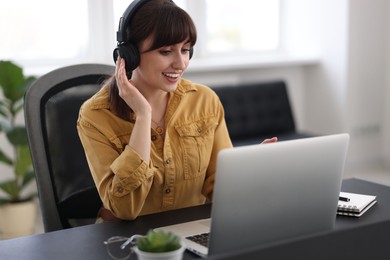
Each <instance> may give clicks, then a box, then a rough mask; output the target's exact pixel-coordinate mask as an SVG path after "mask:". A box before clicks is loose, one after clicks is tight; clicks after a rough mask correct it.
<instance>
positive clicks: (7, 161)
mask: <svg viewBox="0 0 390 260" xmlns="http://www.w3.org/2000/svg"><path fill="white" fill-rule="evenodd" d="M0 161H1V162H3V163H5V164H8V165H12V164H13V161H12V159H11V158H9V157H8V155H6V154H5V153H4V152H3V151H2V150H0Z"/></svg>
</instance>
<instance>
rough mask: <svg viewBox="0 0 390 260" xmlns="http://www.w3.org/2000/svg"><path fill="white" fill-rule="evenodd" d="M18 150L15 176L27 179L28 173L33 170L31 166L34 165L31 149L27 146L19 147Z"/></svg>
mask: <svg viewBox="0 0 390 260" xmlns="http://www.w3.org/2000/svg"><path fill="white" fill-rule="evenodd" d="M16 150H17V158H16V162H15V174H16V176H20V177H22V178H26V176H25V175H27V174H28V172H29V171H30V170H31V165H32V162H31V156H30V149H29V147H28V146H27V145H25V146H18V147H17V149H16ZM27 177H28V176H27ZM23 182H24V180H23Z"/></svg>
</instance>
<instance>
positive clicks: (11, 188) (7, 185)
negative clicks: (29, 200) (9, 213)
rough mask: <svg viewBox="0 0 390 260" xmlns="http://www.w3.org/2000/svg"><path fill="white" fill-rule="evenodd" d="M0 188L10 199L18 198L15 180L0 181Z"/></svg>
mask: <svg viewBox="0 0 390 260" xmlns="http://www.w3.org/2000/svg"><path fill="white" fill-rule="evenodd" d="M0 189H1V190H3V191H4V192H5V193H7V194H8V196H9V197H10V201H14V200H18V199H19V189H18V184H17V181H16V180H9V181H5V182H3V183H0Z"/></svg>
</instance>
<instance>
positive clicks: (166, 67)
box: [77, 0, 232, 220]
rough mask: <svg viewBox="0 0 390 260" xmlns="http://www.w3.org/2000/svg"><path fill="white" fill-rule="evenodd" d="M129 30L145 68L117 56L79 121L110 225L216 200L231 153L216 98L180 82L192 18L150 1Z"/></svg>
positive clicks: (192, 38) (162, 1)
mask: <svg viewBox="0 0 390 260" xmlns="http://www.w3.org/2000/svg"><path fill="white" fill-rule="evenodd" d="M150 14H153V15H150ZM128 30H129V31H131V32H132V33H131V34H130V36H129V37H130V40H131V42H132V44H134V45H135V46H137V47H138V49H139V53H140V62H139V66H138V67H136V68H135V69H134V70H133V71H132V73H131V72H130V73H126V64H125V61H124V60H123V58H122V57H120V56H119V57H118V59H117V62H116V70H115V75H113V76H112V77H111V78H110V79H109V80H108V81H107V82H106V83H105V84H104V85H103V86H102V88H101V90H100V91H99V92H98V93H97V94H95V95H94V96H93V97H92V98H90V99H89V100H87V101H86V102H85V103H84V105H83V106H82V107H81V109H80V115H79V120H78V123H77V128H78V132H79V136H80V139H81V142H82V144H83V146H84V150H85V153H86V157H87V160H88V164H89V167H90V169H91V172H92V175H93V179H94V181H95V183H96V186H97V189H98V192H99V194H100V197H101V199H102V202H103V206H104V209H103V210H102V211H101V214H100V216H101V217H103V219H106V220H110V219H115V218H119V219H125V220H132V219H135V218H136V217H137V216H139V215H144V214H150V213H156V212H161V211H166V210H171V209H177V208H183V207H189V206H195V205H199V204H203V203H205V201H206V200H209V201H210V200H211V199H212V194H213V183H214V177H215V172H216V159H217V154H218V152H219V151H220V150H222V149H225V148H230V147H232V143H231V141H230V138H229V134H228V131H227V128H226V123H225V120H224V111H223V108H222V105H221V103H220V101H219V99H218V97H217V96H216V94H215V93H214V92H213V91H212V90H211V89H209V88H208V87H205V86H202V85H199V84H195V83H192V82H190V81H188V80H185V79H183V78H182V75H183V73H184V72H185V70H186V68H187V67H188V65H189V60H190V50H191V48H192V47H193V46H194V45H195V42H196V29H195V26H194V23H193V21H192V20H191V18H190V17H189V15H188V14H187V13H186V12H185V11H183V10H182V9H180V8H179V7H178V6H176V5H175V4H174V3H173V2H172V1H169V0H150V1H147V2H146V3H144V4H143V5H142V6H141V7H140V8H139V9H138V10H137V12H136V13H135V14H134V17H133V18H132V20H131V22H130V24H129V28H128ZM128 76H130V77H129V78H128Z"/></svg>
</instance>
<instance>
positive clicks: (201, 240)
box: [186, 233, 210, 247]
mask: <svg viewBox="0 0 390 260" xmlns="http://www.w3.org/2000/svg"><path fill="white" fill-rule="evenodd" d="M209 234H210V233H203V234H199V235H193V236H189V237H186V238H187V239H188V240H191V241H193V242H195V243H198V244H201V245H202V246H205V247H207V246H208V243H209Z"/></svg>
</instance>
